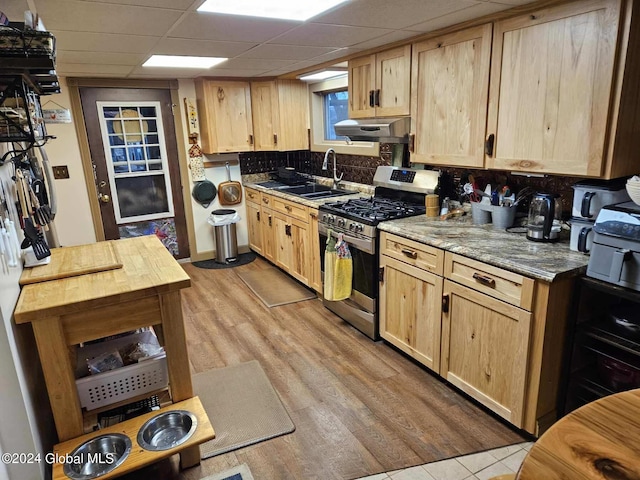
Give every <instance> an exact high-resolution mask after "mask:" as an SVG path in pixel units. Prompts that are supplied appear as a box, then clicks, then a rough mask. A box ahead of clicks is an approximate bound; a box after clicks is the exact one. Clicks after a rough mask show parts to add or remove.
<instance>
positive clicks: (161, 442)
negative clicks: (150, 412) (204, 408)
mask: <svg viewBox="0 0 640 480" xmlns="http://www.w3.org/2000/svg"><path fill="white" fill-rule="evenodd" d="M197 426H198V420H197V418H196V416H195V415H194V414H193V413H191V412H187V411H186V410H170V411H168V412H164V413H161V414H160V415H156V416H155V417H153V418H151V419H149V420H147V421H146V422H145V424H144V425H142V427H141V428H140V430H139V431H138V445H140V446H141V447H142V448H144V449H145V450H154V451H157V450H169V449H171V448H174V447H177V446H178V445H181V444H183V443H184V442H186V441H187V440H188V439H189V438H190V437H191V435H193V432H195V431H196V427H197Z"/></svg>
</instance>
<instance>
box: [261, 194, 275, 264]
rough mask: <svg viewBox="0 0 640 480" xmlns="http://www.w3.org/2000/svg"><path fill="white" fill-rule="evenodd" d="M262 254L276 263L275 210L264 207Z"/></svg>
mask: <svg viewBox="0 0 640 480" xmlns="http://www.w3.org/2000/svg"><path fill="white" fill-rule="evenodd" d="M261 221H262V255H263V256H264V258H266V259H267V260H269V261H270V262H273V263H275V262H276V260H275V231H276V229H275V219H274V217H273V211H272V210H271V209H269V208H266V207H264V206H263V207H262V214H261Z"/></svg>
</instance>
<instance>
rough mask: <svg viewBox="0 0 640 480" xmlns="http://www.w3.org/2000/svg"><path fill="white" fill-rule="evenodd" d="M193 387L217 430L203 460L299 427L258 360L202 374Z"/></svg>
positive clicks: (206, 445)
mask: <svg viewBox="0 0 640 480" xmlns="http://www.w3.org/2000/svg"><path fill="white" fill-rule="evenodd" d="M193 389H194V391H195V393H196V395H198V396H199V397H200V401H201V402H202V405H203V406H204V409H205V411H206V412H207V415H208V416H209V420H210V421H211V425H212V426H213V429H214V430H215V432H216V438H214V439H213V440H210V441H208V442H205V443H203V444H202V445H201V446H200V452H201V455H202V458H203V459H205V458H209V457H213V456H215V455H220V454H222V453H226V452H230V451H232V450H236V449H238V448H242V447H246V446H247V445H252V444H254V443H258V442H262V441H263V440H268V439H270V438H274V437H277V436H279V435H284V434H286V433H291V432H293V431H294V430H295V426H294V425H293V422H292V421H291V418H290V417H289V414H288V413H287V411H286V410H285V408H284V405H282V402H281V401H280V397H278V394H277V393H276V391H275V390H274V388H273V386H272V385H271V382H269V378H267V375H266V374H265V373H264V370H262V367H261V366H260V363H259V362H258V361H257V360H252V361H250V362H246V363H240V364H238V365H232V366H230V367H225V368H215V369H213V370H209V371H207V372H203V373H198V374H196V375H194V376H193Z"/></svg>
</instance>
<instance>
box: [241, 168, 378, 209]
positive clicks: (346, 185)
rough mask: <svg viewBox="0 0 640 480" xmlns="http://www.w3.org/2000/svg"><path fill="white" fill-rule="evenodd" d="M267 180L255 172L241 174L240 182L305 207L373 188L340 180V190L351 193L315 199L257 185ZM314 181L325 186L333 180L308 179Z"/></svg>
mask: <svg viewBox="0 0 640 480" xmlns="http://www.w3.org/2000/svg"><path fill="white" fill-rule="evenodd" d="M267 180H269V177H268V176H265V175H264V174H256V175H243V176H242V183H243V185H244V186H245V187H249V188H253V189H255V190H258V191H260V192H265V193H268V194H269V195H273V196H274V197H279V198H283V199H285V200H289V201H291V202H295V203H299V204H301V205H305V206H307V207H311V208H318V207H319V206H320V205H322V204H324V203H328V202H338V201H344V200H349V199H352V198H358V197H361V196H371V195H373V191H374V189H375V187H374V186H373V185H364V184H362V183H354V182H346V181H343V182H340V188H341V189H342V190H349V191H353V193H351V194H349V195H340V196H336V197H325V198H315V199H311V198H304V197H301V196H299V195H292V194H290V193H286V192H284V191H281V190H277V189H274V188H267V187H263V186H261V185H258V184H257V183H258V182H264V181H267ZM311 180H312V181H314V182H316V183H319V184H321V185H327V186H331V185H332V184H333V180H331V179H330V178H325V177H315V176H314V177H313V178H312V179H310V181H311Z"/></svg>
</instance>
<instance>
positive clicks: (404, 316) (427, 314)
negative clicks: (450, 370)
mask: <svg viewBox="0 0 640 480" xmlns="http://www.w3.org/2000/svg"><path fill="white" fill-rule="evenodd" d="M380 267H381V268H384V277H383V281H382V282H381V284H380V307H379V308H380V335H381V336H382V338H384V339H385V340H387V341H388V342H390V343H392V344H393V345H395V346H396V347H398V348H399V349H400V350H402V351H403V352H405V353H407V354H409V355H411V356H412V357H414V358H415V359H416V360H418V361H419V362H420V363H422V364H423V365H425V366H426V367H428V368H430V369H431V370H434V371H435V372H438V371H439V369H440V326H441V319H440V305H441V300H442V277H439V276H438V275H434V274H432V273H429V272H426V271H424V270H421V269H419V268H416V267H412V266H410V265H407V264H406V263H403V262H399V261H398V260H395V259H393V258H390V257H387V256H385V255H381V256H380Z"/></svg>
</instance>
